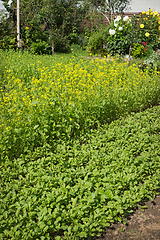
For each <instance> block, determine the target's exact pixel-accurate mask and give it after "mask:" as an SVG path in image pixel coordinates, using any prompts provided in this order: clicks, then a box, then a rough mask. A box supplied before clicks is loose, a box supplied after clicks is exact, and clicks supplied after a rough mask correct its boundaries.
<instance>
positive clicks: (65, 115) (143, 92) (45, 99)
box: [0, 51, 160, 158]
mask: <svg viewBox="0 0 160 240" xmlns="http://www.w3.org/2000/svg"><path fill="white" fill-rule="evenodd" d="M0 54H1V55H0V57H1V59H2V62H3V67H2V65H1V69H2V71H1V89H0V91H1V96H0V112H1V123H0V130H1V133H2V138H1V141H2V142H1V144H0V145H1V149H2V155H3V157H6V156H8V157H9V158H12V157H16V158H17V157H19V156H20V155H21V154H22V153H24V152H25V153H27V151H28V150H33V149H34V148H36V147H39V146H43V145H44V144H46V143H47V144H50V145H52V146H53V145H55V144H56V142H57V140H58V139H70V137H77V136H80V134H81V133H82V132H86V131H88V129H93V128H96V127H97V126H99V125H102V124H104V123H110V122H111V121H112V120H114V119H117V118H119V117H120V116H121V115H124V114H126V113H130V112H136V111H140V110H142V109H145V108H147V107H149V106H152V105H154V104H157V103H158V102H159V100H160V99H159V98H160V78H159V76H160V75H159V72H156V71H155V72H154V73H153V74H151V75H150V74H149V73H148V72H147V71H146V72H143V71H140V70H139V69H138V67H137V66H136V64H133V65H131V66H130V67H127V63H118V60H116V59H113V61H109V59H101V60H100V59H96V60H93V59H92V60H90V59H87V58H85V57H83V56H82V57H81V56H78V55H77V54H76V53H74V52H73V53H72V54H69V55H55V57H52V56H34V55H31V54H29V53H23V54H22V53H21V52H12V51H10V52H4V51H1V52H0Z"/></svg>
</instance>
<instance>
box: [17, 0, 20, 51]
mask: <svg viewBox="0 0 160 240" xmlns="http://www.w3.org/2000/svg"><path fill="white" fill-rule="evenodd" d="M19 8H20V0H17V46H18V48H20V47H21V43H20V9H19Z"/></svg>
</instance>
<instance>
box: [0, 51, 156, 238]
mask: <svg viewBox="0 0 160 240" xmlns="http://www.w3.org/2000/svg"><path fill="white" fill-rule="evenodd" d="M0 59H1V62H0V81H1V82H0V94H1V95H0V112H1V115H0V118H1V122H0V154H1V155H0V156H1V162H0V169H1V176H0V177H1V181H0V223H1V224H0V239H7V240H8V239H13V240H15V239H16V240H18V239H19V240H21V239H26V240H28V239H42V240H43V239H55V240H58V239H68V240H70V239H71V240H72V239H73V240H78V239H85V238H86V239H92V238H93V237H94V236H99V235H100V234H101V233H102V232H103V229H104V227H106V226H109V225H110V223H112V222H117V221H124V219H125V215H126V214H127V213H129V212H131V211H132V209H133V208H134V207H135V206H137V204H138V203H139V202H140V201H143V200H145V199H152V198H153V197H154V196H155V195H156V194H157V193H158V191H159V189H160V144H159V143H160V134H159V133H160V118H159V116H160V107H159V106H154V107H153V108H151V109H148V110H145V111H144V112H143V111H142V110H143V109H145V108H147V107H151V106H153V105H155V104H159V100H160V99H159V96H160V85H159V84H160V78H159V72H157V71H155V72H154V73H153V74H149V73H148V72H147V71H145V72H142V71H140V70H139V69H138V67H137V66H136V64H132V65H131V66H130V67H127V63H120V62H118V61H119V60H116V59H113V61H109V60H108V59H101V60H100V59H96V60H93V59H87V58H86V57H84V56H78V54H77V53H74V52H73V53H72V54H69V55H55V56H54V57H52V56H34V55H31V54H29V53H23V54H22V53H21V52H12V51H9V52H4V51H1V52H0ZM138 111H142V112H140V113H135V112H138ZM128 114H130V116H129V115H128ZM122 116H123V117H122ZM117 119H119V120H117ZM113 120H114V121H113Z"/></svg>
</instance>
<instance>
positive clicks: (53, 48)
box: [52, 40, 54, 55]
mask: <svg viewBox="0 0 160 240" xmlns="http://www.w3.org/2000/svg"><path fill="white" fill-rule="evenodd" d="M52 55H54V40H52Z"/></svg>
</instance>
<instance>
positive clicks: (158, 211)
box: [93, 195, 160, 240]
mask: <svg viewBox="0 0 160 240" xmlns="http://www.w3.org/2000/svg"><path fill="white" fill-rule="evenodd" d="M142 207H144V208H142ZM125 221H126V222H127V224H126V225H124V224H122V223H117V224H112V225H111V226H110V227H107V228H106V229H105V233H104V234H103V235H102V236H101V237H98V238H94V239H93V240H131V239H132V240H160V195H158V196H157V197H156V198H155V199H154V200H153V201H152V202H151V201H148V202H146V203H145V204H141V205H140V206H139V207H137V209H135V210H134V212H133V213H132V214H130V215H128V216H127V217H126V220H125Z"/></svg>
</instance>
